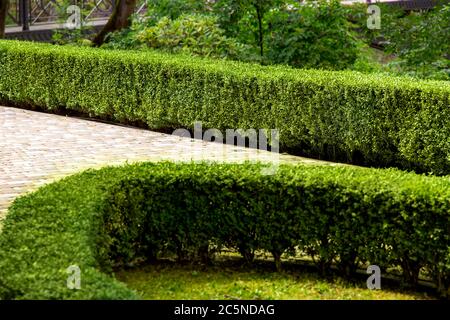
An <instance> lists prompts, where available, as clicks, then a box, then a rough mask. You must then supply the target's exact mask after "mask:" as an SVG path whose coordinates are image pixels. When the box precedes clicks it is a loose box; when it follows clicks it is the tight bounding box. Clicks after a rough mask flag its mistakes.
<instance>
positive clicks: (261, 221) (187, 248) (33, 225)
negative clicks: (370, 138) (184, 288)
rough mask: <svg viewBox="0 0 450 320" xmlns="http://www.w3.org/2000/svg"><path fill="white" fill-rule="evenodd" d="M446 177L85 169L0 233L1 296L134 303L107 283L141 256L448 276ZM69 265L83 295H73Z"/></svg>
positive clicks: (35, 197) (449, 194)
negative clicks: (233, 252)
mask: <svg viewBox="0 0 450 320" xmlns="http://www.w3.org/2000/svg"><path fill="white" fill-rule="evenodd" d="M449 218H450V179H449V177H426V176H421V175H417V174H413V173H405V172H402V171H398V170H393V169H390V170H380V169H365V168H357V167H331V166H306V165H295V166H294V165H282V166H281V167H280V169H279V170H278V173H277V174H276V175H273V176H267V175H262V174H261V165H260V164H242V165H238V164H215V165H213V166H212V165H208V164H205V163H200V164H174V163H168V162H162V163H156V164H151V163H146V164H139V165H127V166H123V167H111V168H105V169H101V170H98V171H93V170H90V171H86V172H84V173H81V174H77V175H74V176H71V177H69V178H66V179H64V180H61V181H59V182H56V183H53V184H49V185H47V186H45V187H42V188H41V189H39V190H38V191H37V192H34V193H32V194H29V195H26V196H23V197H21V198H18V199H17V200H16V201H15V202H14V204H13V205H12V207H11V208H10V210H9V213H8V215H7V218H6V221H5V225H4V229H3V232H2V233H1V234H0V298H3V299H32V298H33V299H35V298H37V299H42V298H52V299H53V298H56V299H67V298H83V299H112V298H117V299H122V298H123V299H134V298H137V297H136V295H135V294H134V293H133V292H132V291H130V290H129V289H127V288H126V287H125V286H124V285H123V284H121V283H119V282H118V281H116V280H114V278H113V277H112V276H111V274H112V273H111V271H112V268H113V267H114V266H115V265H118V264H122V265H123V264H125V263H128V262H131V261H135V260H136V259H141V258H146V259H154V258H157V257H158V256H160V255H161V254H164V255H166V254H169V253H170V254H176V255H177V256H178V258H179V259H189V260H193V259H208V258H211V253H212V251H213V249H214V248H221V247H224V246H225V247H228V248H230V247H232V248H236V249H237V250H239V252H241V254H242V255H243V256H244V257H245V258H246V259H249V260H251V259H252V254H253V252H254V250H265V251H267V252H270V253H272V254H273V256H274V258H275V260H276V261H277V263H279V262H280V256H281V254H282V253H285V252H288V251H289V250H290V249H293V248H296V249H297V250H301V251H302V252H304V253H307V254H309V255H310V256H312V257H313V258H314V261H315V262H316V264H317V266H318V267H319V268H320V269H321V270H322V271H325V272H326V271H327V270H328V269H329V268H330V264H331V262H337V263H338V265H339V266H340V268H341V269H342V270H343V271H347V272H349V271H351V270H354V268H355V266H356V265H357V263H358V262H360V263H371V264H377V265H379V266H381V267H382V268H383V269H385V268H387V267H394V266H400V267H401V268H402V270H403V273H404V276H405V279H406V280H407V281H409V282H411V283H412V284H414V283H416V282H417V276H418V271H419V270H421V271H422V272H425V273H426V274H427V275H428V276H430V277H432V278H433V279H434V280H435V282H436V284H437V285H438V287H439V290H440V291H441V293H442V294H444V295H445V294H447V293H448V289H449V280H450V251H449V244H450V232H449V228H450V224H449ZM70 265H78V266H79V267H80V268H81V290H70V289H67V287H66V280H67V277H68V275H67V274H66V271H65V270H66V269H67V267H69V266H70Z"/></svg>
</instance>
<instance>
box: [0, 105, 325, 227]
mask: <svg viewBox="0 0 450 320" xmlns="http://www.w3.org/2000/svg"><path fill="white" fill-rule="evenodd" d="M202 159H204V160H216V161H228V162H237V161H244V160H260V161H273V160H274V159H275V154H274V153H270V152H266V151H261V150H255V149H248V148H240V147H235V146H231V145H223V144H219V143H213V142H204V141H200V140H193V139H189V138H181V137H177V136H172V135H167V134H162V133H156V132H152V131H148V130H142V129H136V128H129V127H124V126H117V125H110V124H105V123H100V122H94V121H88V120H82V119H77V118H70V117H64V116H58V115H51V114H45V113H39V112H33V111H26V110H21V109H15V108H8V107H0V223H1V220H2V219H3V218H4V217H5V215H6V211H7V208H8V206H9V204H10V203H11V202H12V200H14V198H15V197H17V196H19V195H20V194H23V193H25V192H28V191H32V190H35V189H36V188H37V187H39V186H41V185H43V184H45V183H48V182H50V181H53V180H55V179H58V178H61V177H64V176H66V175H69V174H71V173H75V172H78V171H80V170H83V169H87V168H93V167H101V166H105V165H116V164H121V163H124V162H127V161H128V162H137V161H158V160H173V161H191V160H202ZM279 159H280V161H281V162H306V163H318V162H319V161H316V160H312V159H307V158H301V157H294V156H290V155H280V157H279Z"/></svg>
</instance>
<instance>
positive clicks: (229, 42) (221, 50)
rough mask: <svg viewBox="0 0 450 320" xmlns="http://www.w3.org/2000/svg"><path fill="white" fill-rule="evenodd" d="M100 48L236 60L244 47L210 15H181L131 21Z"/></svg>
mask: <svg viewBox="0 0 450 320" xmlns="http://www.w3.org/2000/svg"><path fill="white" fill-rule="evenodd" d="M103 47H104V48H114V49H139V48H146V47H149V48H153V49H158V50H162V51H166V52H170V53H186V54H191V55H195V56H202V57H214V58H224V59H234V60H240V58H241V57H244V56H245V55H246V51H248V49H246V47H245V46H244V45H242V44H240V43H239V42H237V41H236V40H234V39H229V38H227V37H226V36H225V35H224V31H223V30H222V29H220V27H219V26H218V24H217V19H216V18H215V17H213V16H206V15H199V14H191V15H181V16H180V17H179V18H178V19H176V20H171V19H169V18H168V17H164V18H161V19H160V20H159V21H158V22H156V24H154V25H153V22H152V21H147V22H139V23H137V22H134V24H133V25H132V26H131V28H130V30H125V31H123V32H120V33H115V34H111V35H110V37H109V42H108V43H107V44H106V45H105V46H103Z"/></svg>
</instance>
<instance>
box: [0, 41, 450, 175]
mask: <svg viewBox="0 0 450 320" xmlns="http://www.w3.org/2000/svg"><path fill="white" fill-rule="evenodd" d="M449 93H450V85H449V82H446V81H416V80H412V79H408V78H401V77H398V78H397V77H389V76H385V75H379V74H374V75H363V74H361V73H358V72H351V71H341V72H333V71H319V70H296V69H291V68H288V67H263V66H259V65H254V64H245V63H239V62H233V61H216V60H210V59H202V58H195V57H186V56H182V55H170V54H163V53H157V52H151V51H150V52H133V51H120V50H113V51H108V50H99V49H92V48H80V47H78V48H76V47H58V46H51V45H47V44H35V43H26V42H15V41H0V102H3V103H11V104H15V105H20V106H24V107H30V106H37V107H41V108H44V109H46V110H55V109H58V108H60V109H62V108H66V109H69V110H76V111H81V112H85V113H88V114H90V115H92V116H100V117H110V118H114V119H116V120H119V121H122V120H124V121H143V122H145V123H146V124H147V125H148V126H149V127H150V128H151V129H177V128H180V127H186V128H192V127H193V124H194V122H195V121H202V122H203V128H204V129H208V128H217V129H219V130H221V131H225V130H226V129H238V128H239V129H250V128H253V129H274V128H276V129H278V130H279V131H280V147H281V150H282V151H283V150H286V151H292V152H294V153H297V154H303V155H308V156H313V157H319V158H322V159H330V160H335V161H348V162H351V163H358V164H365V165H373V166H380V167H384V166H397V167H400V168H403V169H414V170H417V171H418V172H432V173H434V174H439V175H446V174H449V173H450V139H449V137H450V121H449V120H450V107H449V105H450V103H449Z"/></svg>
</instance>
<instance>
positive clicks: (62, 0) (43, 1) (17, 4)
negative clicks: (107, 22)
mask: <svg viewBox="0 0 450 320" xmlns="http://www.w3.org/2000/svg"><path fill="white" fill-rule="evenodd" d="M69 5H77V6H79V7H80V8H81V10H82V11H83V18H84V20H85V21H89V20H95V19H102V18H103V19H105V18H108V17H109V16H110V15H111V13H112V11H113V9H114V5H115V0H10V5H9V11H8V22H9V23H8V25H10V26H22V30H24V31H26V30H29V28H30V26H33V25H38V24H51V23H58V22H60V21H61V19H63V18H64V17H66V16H67V14H66V13H65V10H66V9H67V7H68V6H69Z"/></svg>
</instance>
